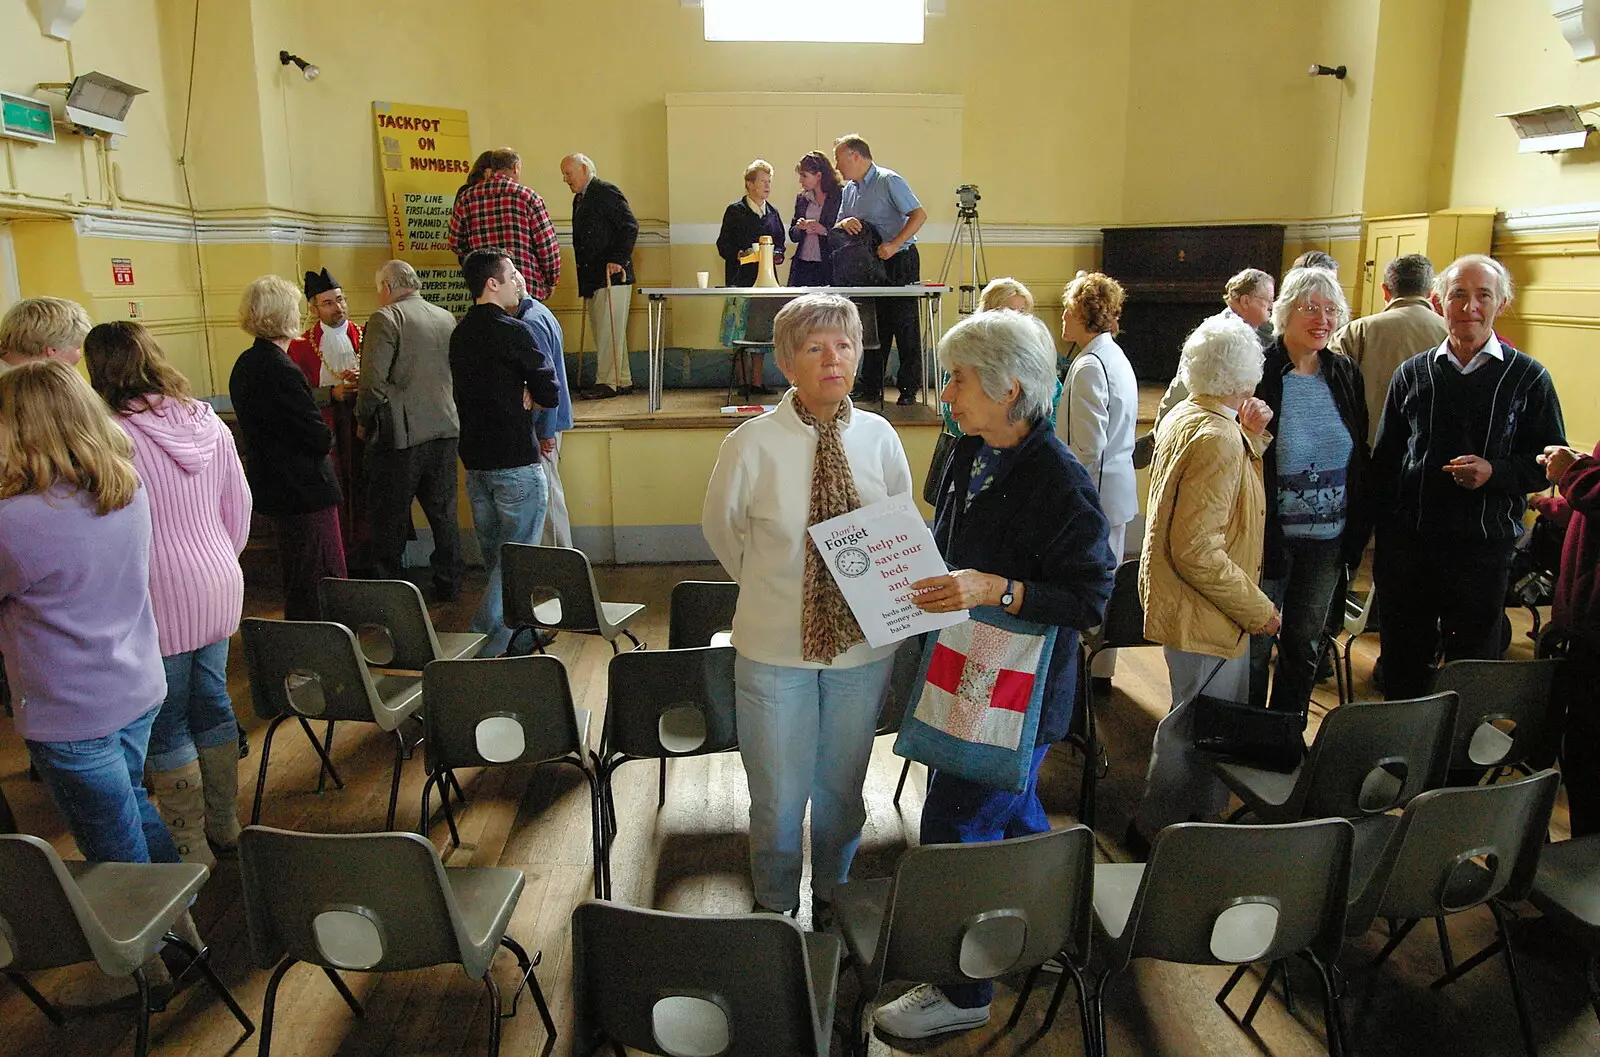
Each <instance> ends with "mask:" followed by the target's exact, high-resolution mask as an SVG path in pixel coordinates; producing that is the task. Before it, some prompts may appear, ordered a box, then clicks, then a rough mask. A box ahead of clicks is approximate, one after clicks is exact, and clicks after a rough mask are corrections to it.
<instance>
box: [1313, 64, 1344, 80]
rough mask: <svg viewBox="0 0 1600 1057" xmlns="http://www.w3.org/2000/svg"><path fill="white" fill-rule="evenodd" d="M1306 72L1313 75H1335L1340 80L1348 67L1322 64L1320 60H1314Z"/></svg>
mask: <svg viewBox="0 0 1600 1057" xmlns="http://www.w3.org/2000/svg"><path fill="white" fill-rule="evenodd" d="M1306 72H1307V73H1309V74H1310V75H1311V76H1313V77H1337V78H1338V79H1339V80H1341V81H1342V80H1344V78H1345V75H1346V74H1348V73H1349V72H1350V69H1349V67H1346V66H1324V65H1322V63H1320V62H1314V63H1312V64H1311V69H1309V70H1307V71H1306Z"/></svg>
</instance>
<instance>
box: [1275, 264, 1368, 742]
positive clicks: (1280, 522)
mask: <svg viewBox="0 0 1600 1057" xmlns="http://www.w3.org/2000/svg"><path fill="white" fill-rule="evenodd" d="M1349 319H1350V309H1349V308H1348V306H1347V305H1346V304H1345V299H1344V291H1343V290H1341V289H1340V288H1339V279H1338V277H1337V276H1336V275H1334V274H1333V273H1332V272H1330V271H1327V270H1325V269H1322V268H1296V269H1294V270H1293V271H1291V272H1290V273H1289V274H1288V275H1286V276H1284V280H1283V291H1282V293H1281V294H1280V295H1279V297H1278V300H1277V303H1276V304H1274V305H1273V309H1272V324H1273V333H1274V337H1273V341H1272V344H1271V345H1270V346H1268V347H1267V350H1266V363H1265V365H1264V366H1263V369H1262V375H1261V383H1260V384H1259V385H1258V386H1257V387H1256V396H1257V397H1258V398H1259V399H1261V400H1264V401H1265V402H1266V404H1267V406H1268V407H1270V408H1271V409H1272V413H1273V423H1274V426H1273V433H1274V438H1273V441H1272V443H1271V444H1269V445H1267V448H1266V451H1265V453H1264V454H1263V456H1262V478H1263V482H1262V483H1263V485H1264V486H1265V489H1266V505H1267V523H1266V535H1265V543H1264V548H1265V553H1264V555H1263V558H1262V568H1261V586H1262V589H1263V590H1264V591H1265V592H1266V593H1267V595H1268V597H1270V598H1271V599H1272V601H1273V603H1274V604H1275V605H1277V606H1278V608H1279V610H1280V611H1281V612H1282V614H1283V626H1282V628H1280V629H1279V631H1278V633H1277V635H1275V636H1274V635H1256V636H1254V637H1253V639H1252V640H1251V645H1250V699H1251V701H1252V702H1253V703H1255V704H1258V705H1259V704H1266V705H1268V706H1269V707H1271V708H1275V709H1283V710H1285V711H1294V712H1304V711H1305V710H1306V705H1307V704H1308V702H1310V700H1311V691H1312V688H1313V687H1315V686H1316V681H1317V660H1318V657H1319V655H1320V651H1321V644H1322V630H1323V625H1324V624H1325V623H1326V621H1327V616H1328V607H1329V605H1331V604H1332V602H1333V595H1334V592H1335V590H1336V589H1337V588H1338V585H1339V581H1340V574H1341V572H1342V571H1343V570H1345V569H1353V568H1355V567H1356V566H1357V565H1360V564H1361V554H1362V552H1363V551H1364V550H1365V549H1366V546H1367V537H1368V535H1369V534H1370V532H1371V519H1370V517H1369V516H1368V513H1367V505H1366V503H1365V502H1364V495H1365V492H1364V487H1363V485H1364V477H1365V472H1366V466H1367V462H1368V459H1369V457H1370V454H1371V453H1370V451H1369V450H1368V448H1367V398H1366V389H1365V387H1364V385H1363V383H1362V379H1361V368H1360V367H1359V366H1358V365H1357V364H1356V363H1355V361H1354V360H1351V359H1350V358H1349V357H1347V356H1343V355H1340V354H1339V353H1336V352H1333V351H1332V350H1330V349H1329V348H1328V342H1329V340H1330V339H1331V338H1332V337H1333V335H1334V333H1335V332H1336V331H1338V329H1339V328H1340V327H1342V326H1344V324H1345V323H1347V322H1349ZM1274 642H1276V644H1277V651H1278V663H1277V667H1276V669H1275V670H1274V673H1273V677H1272V680H1271V682H1272V692H1271V695H1270V697H1269V695H1268V693H1267V683H1268V679H1267V671H1268V667H1269V662H1270V660H1271V656H1272V648H1273V644H1274Z"/></svg>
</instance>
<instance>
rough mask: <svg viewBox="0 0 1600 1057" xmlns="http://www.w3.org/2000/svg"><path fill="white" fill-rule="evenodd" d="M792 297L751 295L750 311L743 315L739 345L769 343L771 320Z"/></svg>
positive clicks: (776, 316) (770, 341)
mask: <svg viewBox="0 0 1600 1057" xmlns="http://www.w3.org/2000/svg"><path fill="white" fill-rule="evenodd" d="M793 300H794V298H792V297H752V298H750V311H749V312H748V313H747V314H746V315H745V324H744V336H743V337H742V338H741V339H740V341H739V343H740V344H741V345H771V344H772V322H773V320H775V319H777V318H778V312H779V311H780V310H781V309H782V308H783V306H784V305H786V304H788V303H789V302H790V301H793Z"/></svg>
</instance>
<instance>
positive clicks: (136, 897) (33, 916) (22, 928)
mask: <svg viewBox="0 0 1600 1057" xmlns="http://www.w3.org/2000/svg"><path fill="white" fill-rule="evenodd" d="M206 876H207V871H206V868H205V867H204V866H201V865H199V864H198V863H186V862H185V863H124V862H105V863H87V862H70V863H68V862H63V861H62V860H61V858H60V856H58V855H56V852H55V849H54V848H52V847H51V846H50V845H49V844H47V843H45V842H44V841H42V840H40V839H39V838H38V837H32V836H28V835H27V834H21V833H19V834H13V835H10V836H0V972H4V973H5V975H6V977H7V978H8V979H9V980H10V981H11V982H12V983H13V984H15V985H16V986H17V989H18V990H20V991H21V992H22V993H23V994H24V995H27V996H28V999H29V1000H30V1001H31V1002H32V1003H33V1004H34V1005H36V1006H38V1007H39V1009H40V1011H41V1012H43V1013H44V1015H45V1016H47V1017H49V1018H50V1020H51V1021H52V1022H53V1023H54V1024H56V1025H57V1026H60V1025H62V1024H64V1023H65V1022H66V1021H65V1019H64V1018H63V1017H62V1015H61V1013H60V1011H59V1010H57V1009H56V1007H55V1006H54V1005H52V1004H51V1003H50V1001H49V1000H48V999H46V998H45V997H44V996H43V995H41V994H40V993H39V992H38V991H37V990H35V989H34V987H33V985H32V984H30V983H29V982H28V979H27V977H25V976H23V975H22V974H23V973H25V972H32V971H34V970H36V969H54V968H57V967H59V966H63V965H76V964H78V963H80V962H94V963H95V964H96V965H97V966H99V968H100V971H101V972H103V973H105V974H106V975H107V976H131V977H133V982H134V984H135V986H137V987H138V989H139V1004H138V1010H137V1012H136V1014H135V1015H136V1016H137V1017H138V1021H137V1023H138V1027H137V1029H136V1030H135V1032H134V1037H133V1052H134V1055H135V1057H145V1054H147V1053H149V1052H150V982H149V981H148V980H147V979H146V978H145V973H144V969H143V968H142V967H143V965H144V964H145V963H146V962H148V961H149V960H150V959H151V958H153V957H155V955H156V951H157V950H159V949H160V947H161V945H162V943H163V942H166V943H171V944H173V945H174V946H176V947H177V948H178V949H179V950H181V951H182V952H183V953H184V954H186V955H188V956H189V958H190V959H191V962H190V964H191V968H192V969H193V970H194V971H196V972H199V973H200V975H201V976H204V977H205V978H206V983H208V984H209V985H211V989H212V990H213V991H215V992H216V993H217V997H218V998H220V999H222V1001H223V1004H224V1005H226V1006H227V1007H228V1011H229V1012H230V1013H232V1014H233V1016H234V1019H235V1020H237V1021H238V1022H239V1025H240V1026H241V1027H242V1028H244V1035H243V1036H242V1038H241V1040H240V1041H243V1039H247V1038H249V1037H250V1036H251V1035H252V1034H253V1033H254V1032H255V1030H256V1026H255V1024H253V1023H252V1022H251V1020H250V1018H249V1017H248V1016H246V1015H245V1011H244V1010H243V1009H241V1008H240V1007H239V1003H238V1002H236V1001H234V997H233V994H232V993H231V992H229V990H228V989H227V987H226V986H224V985H223V983H222V981H221V980H219V979H218V978H217V974H216V972H215V971H213V970H212V968H211V962H210V949H209V948H203V949H200V950H196V949H195V948H194V947H192V946H190V945H189V944H188V943H186V942H185V941H184V940H182V939H181V938H179V937H178V936H176V935H174V934H173V932H172V931H171V930H172V929H173V928H174V927H175V926H176V925H177V923H178V919H179V918H181V917H183V915H184V913H185V912H186V911H187V910H188V907H189V903H190V901H191V900H192V899H193V898H194V895H195V893H196V892H198V891H200V886H201V885H203V884H205V881H206ZM187 971H188V970H185V972H187Z"/></svg>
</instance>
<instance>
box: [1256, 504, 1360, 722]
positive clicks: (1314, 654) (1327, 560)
mask: <svg viewBox="0 0 1600 1057" xmlns="http://www.w3.org/2000/svg"><path fill="white" fill-rule="evenodd" d="M1340 554H1341V544H1340V541H1339V540H1337V539H1331V540H1313V539H1297V538H1295V537H1292V536H1291V537H1287V538H1285V539H1284V541H1283V562H1284V569H1283V575H1282V576H1280V577H1278V578H1277V579H1274V580H1262V581H1261V590H1262V591H1263V592H1264V593H1265V594H1266V596H1267V597H1268V598H1270V599H1272V604H1273V605H1275V606H1277V607H1278V611H1279V612H1280V613H1282V614H1283V626H1282V627H1280V628H1279V629H1278V633H1277V635H1252V636H1250V703H1251V704H1253V705H1265V706H1267V707H1268V708H1275V709H1282V710H1283V711H1285V712H1304V711H1305V710H1306V706H1307V705H1308V704H1310V702H1311V691H1312V690H1314V689H1316V685H1317V661H1318V659H1319V658H1320V656H1321V647H1322V629H1323V627H1324V626H1325V625H1326V624H1327V622H1328V607H1329V605H1331V604H1332V602H1333V592H1334V590H1335V589H1336V588H1337V587H1338V586H1339V572H1340V568H1341V564H1342V563H1341V557H1340ZM1274 642H1276V643H1277V646H1278V666H1277V668H1276V669H1275V670H1274V671H1273V673H1272V696H1271V698H1270V700H1269V699H1268V696H1267V669H1268V666H1269V664H1270V662H1271V660H1272V646H1273V643H1274Z"/></svg>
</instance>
